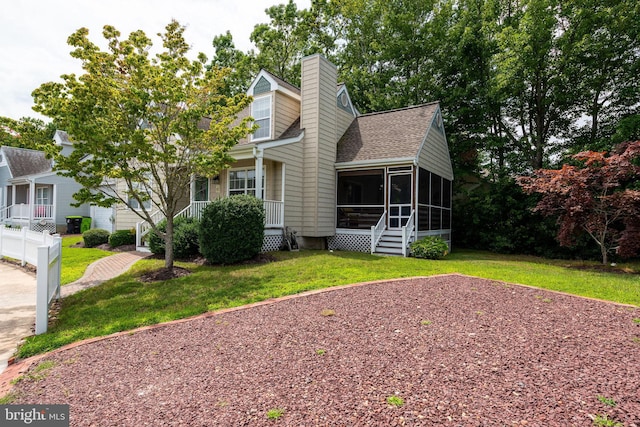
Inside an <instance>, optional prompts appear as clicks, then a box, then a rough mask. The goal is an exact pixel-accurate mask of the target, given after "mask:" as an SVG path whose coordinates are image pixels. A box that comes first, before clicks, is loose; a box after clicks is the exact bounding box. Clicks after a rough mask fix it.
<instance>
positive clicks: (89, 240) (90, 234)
mask: <svg viewBox="0 0 640 427" xmlns="http://www.w3.org/2000/svg"><path fill="white" fill-rule="evenodd" d="M82 239H83V240H84V246H85V247H86V248H95V247H96V246H98V245H102V244H105V243H109V232H108V231H107V230H103V229H102V228H92V229H91V230H87V231H85V232H84V233H82Z"/></svg>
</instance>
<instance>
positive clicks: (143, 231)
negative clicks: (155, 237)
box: [136, 211, 164, 247]
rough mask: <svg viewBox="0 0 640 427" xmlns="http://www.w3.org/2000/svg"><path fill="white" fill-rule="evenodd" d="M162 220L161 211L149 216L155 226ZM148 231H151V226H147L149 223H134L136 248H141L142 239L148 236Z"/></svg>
mask: <svg viewBox="0 0 640 427" xmlns="http://www.w3.org/2000/svg"><path fill="white" fill-rule="evenodd" d="M163 218H164V214H163V213H162V212H161V211H156V212H153V213H152V214H151V220H152V221H153V222H154V223H156V224H157V223H158V222H159V221H162V219H163ZM149 231H151V224H149V221H141V222H137V223H136V246H138V247H140V246H142V238H143V237H144V236H146V235H147V234H149Z"/></svg>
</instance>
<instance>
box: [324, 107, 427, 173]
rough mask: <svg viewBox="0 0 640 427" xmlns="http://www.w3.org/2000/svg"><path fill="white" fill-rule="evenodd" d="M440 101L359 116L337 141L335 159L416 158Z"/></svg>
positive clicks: (337, 161)
mask: <svg viewBox="0 0 640 427" xmlns="http://www.w3.org/2000/svg"><path fill="white" fill-rule="evenodd" d="M438 108H439V107H438V103H437V102H432V103H429V104H423V105H419V106H415V107H408V108H402V109H399V110H391V111H384V112H381V113H371V114H364V115H362V116H359V117H356V118H355V119H354V121H353V122H352V123H351V126H349V128H348V129H347V131H346V132H345V133H344V135H343V136H342V138H340V140H339V141H338V150H337V154H336V163H346V162H359V161H371V160H383V159H400V158H415V157H416V156H417V155H418V150H419V149H420V145H421V144H422V141H423V140H424V138H425V136H426V134H427V131H428V129H429V127H430V126H431V122H432V121H433V117H434V114H435V113H436V111H438Z"/></svg>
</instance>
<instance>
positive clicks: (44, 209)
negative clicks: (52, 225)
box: [0, 203, 53, 220]
mask: <svg viewBox="0 0 640 427" xmlns="http://www.w3.org/2000/svg"><path fill="white" fill-rule="evenodd" d="M31 208H32V205H28V204H24V203H20V204H17V205H13V206H7V207H6V208H4V209H2V210H1V211H0V220H8V219H20V220H25V219H26V220H28V219H30V218H33V219H52V218H53V205H33V211H31ZM30 213H32V214H33V216H30V215H29V214H30Z"/></svg>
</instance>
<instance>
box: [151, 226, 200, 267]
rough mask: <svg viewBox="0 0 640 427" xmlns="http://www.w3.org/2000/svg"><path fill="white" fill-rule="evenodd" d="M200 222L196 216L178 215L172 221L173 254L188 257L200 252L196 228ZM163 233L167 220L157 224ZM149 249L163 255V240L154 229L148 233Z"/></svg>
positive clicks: (177, 256) (165, 229)
mask: <svg viewBox="0 0 640 427" xmlns="http://www.w3.org/2000/svg"><path fill="white" fill-rule="evenodd" d="M199 226H200V223H199V222H198V220H197V219H196V218H184V217H179V218H176V219H175V220H174V221H173V256H174V257H176V258H189V257H190V256H193V255H198V254H199V253H200V245H199V244H198V230H199ZM158 228H159V229H160V231H162V232H163V233H164V232H165V231H167V221H166V220H163V221H161V222H160V223H159V224H158ZM149 249H150V250H151V252H152V253H154V254H156V255H164V252H165V242H164V240H163V239H162V238H161V237H160V236H159V235H158V233H156V232H155V231H154V230H151V232H150V233H149Z"/></svg>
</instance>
